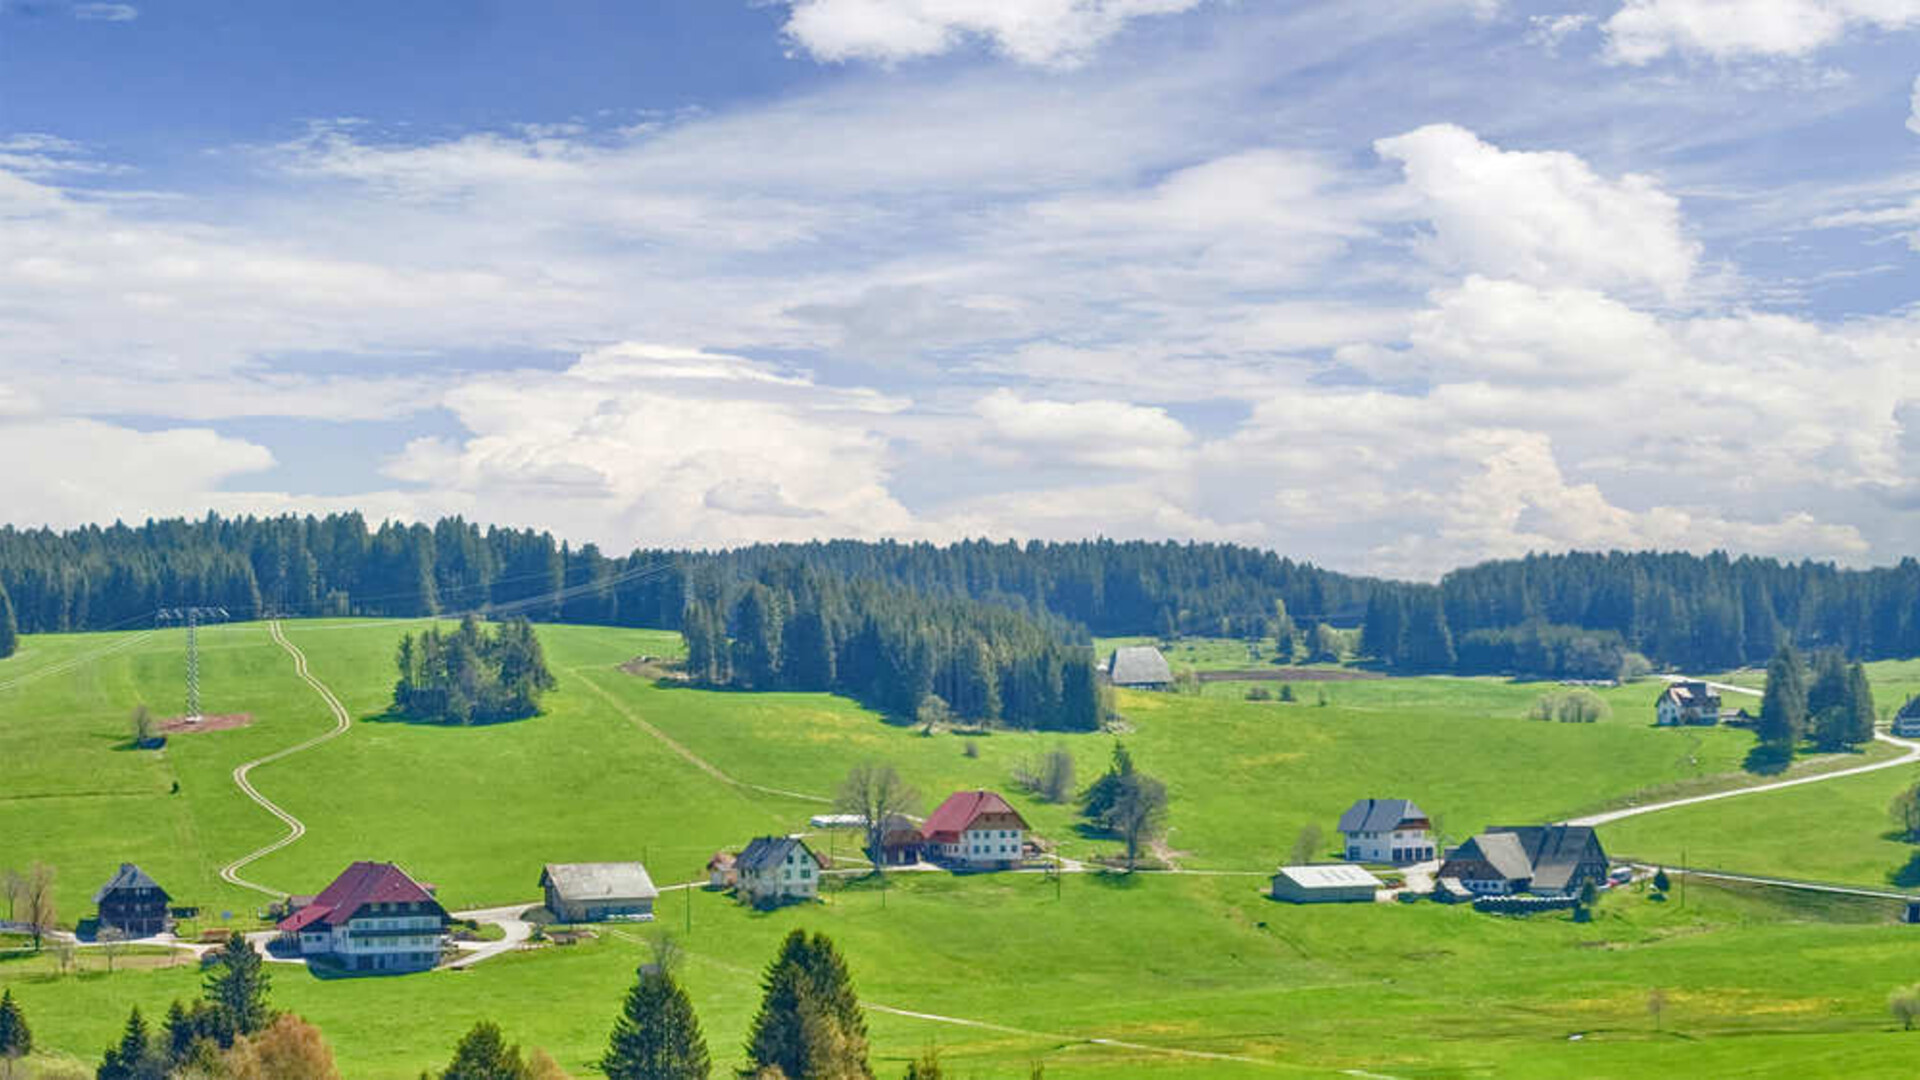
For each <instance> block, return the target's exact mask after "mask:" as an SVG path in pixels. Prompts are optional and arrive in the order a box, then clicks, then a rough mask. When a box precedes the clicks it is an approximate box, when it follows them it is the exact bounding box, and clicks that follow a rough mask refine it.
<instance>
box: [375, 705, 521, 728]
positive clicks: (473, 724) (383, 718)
mask: <svg viewBox="0 0 1920 1080" xmlns="http://www.w3.org/2000/svg"><path fill="white" fill-rule="evenodd" d="M545 715H546V714H545V713H543V712H539V713H534V714H533V715H532V716H512V717H503V718H501V719H499V720H474V721H470V722H468V723H465V724H462V723H460V722H459V721H457V720H436V719H433V718H431V717H425V716H408V715H406V714H405V713H397V712H394V711H393V710H392V709H388V710H387V711H386V712H381V713H374V714H372V715H370V716H362V717H359V718H357V719H356V720H355V721H354V723H356V724H406V725H408V726H409V727H428V728H448V729H451V730H455V731H458V730H462V729H465V728H490V727H502V726H505V725H508V724H524V723H526V722H527V721H529V720H538V719H540V718H541V717H542V716H545Z"/></svg>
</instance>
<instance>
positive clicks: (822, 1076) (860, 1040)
mask: <svg viewBox="0 0 1920 1080" xmlns="http://www.w3.org/2000/svg"><path fill="white" fill-rule="evenodd" d="M762 986H763V987H764V990H765V994H764V996H763V997H762V999H761V1003H760V1012H759V1014H758V1015H756V1016H755V1017H754V1019H753V1027H752V1030H751V1032H750V1034H749V1035H748V1039H747V1054H748V1057H749V1059H750V1061H751V1065H750V1067H751V1068H753V1069H756V1070H761V1069H767V1068H775V1069H778V1070H780V1073H782V1074H784V1075H785V1076H787V1077H788V1078H789V1080H866V1078H869V1077H871V1076H872V1075H873V1069H872V1067H871V1066H870V1065H868V1063H867V1026H866V1020H865V1018H864V1017H863V1016H862V1015H861V1012H860V1002H859V999H858V997H856V996H855V994H854V991H853V980H852V978H851V977H850V976H849V975H848V973H847V966H846V961H844V960H843V959H841V957H840V953H839V950H837V949H835V948H834V946H833V942H832V941H831V940H829V939H828V938H827V936H826V935H825V934H814V935H812V936H811V937H809V936H808V935H807V933H806V932H805V931H803V930H795V931H793V932H792V933H790V934H788V935H787V938H786V940H785V941H784V942H783V943H782V944H781V946H780V953H779V955H778V956H776V957H775V958H774V961H773V963H772V964H771V965H770V966H769V967H768V968H767V974H766V977H765V978H764V979H763V980H762Z"/></svg>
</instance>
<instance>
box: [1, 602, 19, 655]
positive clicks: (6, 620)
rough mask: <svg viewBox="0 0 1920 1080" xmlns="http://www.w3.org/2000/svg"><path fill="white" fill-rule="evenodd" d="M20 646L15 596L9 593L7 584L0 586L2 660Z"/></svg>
mask: <svg viewBox="0 0 1920 1080" xmlns="http://www.w3.org/2000/svg"><path fill="white" fill-rule="evenodd" d="M19 647H20V626H19V624H18V623H16V622H15V621H14V618H13V598H12V597H9V596H8V595H7V590H6V588H5V586H0V660H4V659H6V658H7V657H9V656H12V655H13V651H14V650H15V649H17V648H19Z"/></svg>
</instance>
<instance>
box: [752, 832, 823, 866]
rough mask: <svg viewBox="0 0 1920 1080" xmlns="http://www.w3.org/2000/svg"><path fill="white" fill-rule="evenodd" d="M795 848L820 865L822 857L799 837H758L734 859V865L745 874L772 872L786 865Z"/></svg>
mask: <svg viewBox="0 0 1920 1080" xmlns="http://www.w3.org/2000/svg"><path fill="white" fill-rule="evenodd" d="M795 848H798V849H800V850H801V851H804V852H806V853H807V858H809V859H811V860H813V862H814V864H815V865H818V864H819V862H820V857H819V856H817V855H815V854H814V853H813V849H812V848H810V847H808V846H807V842H806V841H805V840H802V839H800V838H799V837H797V836H756V837H754V838H753V843H751V844H748V845H747V848H746V850H745V851H742V852H741V853H740V854H739V856H738V857H737V858H735V859H734V861H733V865H734V867H735V868H736V869H738V870H740V871H741V872H743V873H757V872H759V871H761V870H771V869H773V868H774V867H777V866H780V865H782V864H784V863H785V862H786V861H787V854H788V853H789V852H791V851H793V850H794V849H795Z"/></svg>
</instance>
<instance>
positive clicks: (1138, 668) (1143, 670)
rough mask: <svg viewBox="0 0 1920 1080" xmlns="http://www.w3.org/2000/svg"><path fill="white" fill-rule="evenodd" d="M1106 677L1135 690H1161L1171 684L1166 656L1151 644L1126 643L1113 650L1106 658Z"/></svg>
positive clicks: (1116, 683)
mask: <svg viewBox="0 0 1920 1080" xmlns="http://www.w3.org/2000/svg"><path fill="white" fill-rule="evenodd" d="M1107 679H1108V681H1109V682H1112V683H1113V685H1115V686H1126V687H1132V688H1133V689H1136V690H1163V689H1165V688H1167V687H1169V686H1172V685H1173V669H1172V668H1171V667H1168V666H1167V658H1166V657H1165V656H1162V655H1161V654H1160V650H1159V649H1156V648H1154V647H1153V646H1151V645H1128V646H1126V647H1124V648H1119V649H1115V650H1113V656H1112V657H1110V658H1109V659H1108V660H1107Z"/></svg>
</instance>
